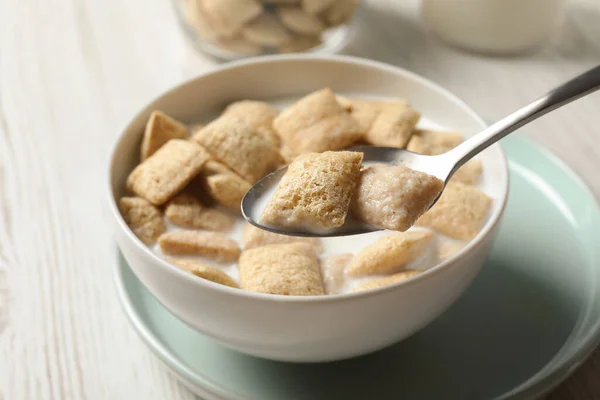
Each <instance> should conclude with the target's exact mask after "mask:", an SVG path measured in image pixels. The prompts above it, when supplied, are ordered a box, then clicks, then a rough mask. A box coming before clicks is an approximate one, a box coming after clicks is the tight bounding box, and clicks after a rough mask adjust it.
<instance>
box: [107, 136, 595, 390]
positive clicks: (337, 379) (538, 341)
mask: <svg viewBox="0 0 600 400" xmlns="http://www.w3.org/2000/svg"><path fill="white" fill-rule="evenodd" d="M502 144H503V147H504V149H505V150H506V152H507V155H508V157H509V160H510V170H511V187H510V189H511V195H510V200H509V202H508V207H507V210H506V214H505V216H504V220H503V223H502V227H501V229H500V232H499V234H498V237H497V240H496V242H495V245H494V249H493V251H492V254H491V256H490V259H489V260H488V262H487V264H486V265H485V267H484V269H483V271H482V272H481V274H480V275H479V276H478V277H477V278H476V279H475V281H474V282H473V284H472V285H471V286H470V288H469V289H468V290H467V292H465V294H464V295H463V296H462V297H461V298H460V299H459V300H458V301H457V302H456V303H455V304H454V305H453V306H452V307H451V308H450V309H449V310H448V311H447V312H446V313H445V314H443V315H442V316H441V317H440V318H439V319H437V320H436V321H435V322H433V323H432V324H431V325H429V326H428V327H426V328H425V329H423V330H422V331H420V332H419V333H417V334H415V335H413V336H412V337H410V338H408V339H407V340H405V341H403V342H401V343H398V344H396V345H394V346H391V347H389V348H387V349H384V350H382V351H379V352H377V353H374V354H371V355H368V356H364V357H359V358H355V359H352V360H347V361H340V362H333V363H327V364H289V363H281V362H273V361H267V360H263V359H258V358H254V357H250V356H246V355H243V354H240V353H237V352H235V351H232V350H228V349H226V348H224V347H222V346H220V345H219V344H217V343H215V342H214V341H213V340H212V339H209V338H207V337H205V336H202V335H201V334H199V333H197V332H195V331H194V330H192V329H191V328H189V327H188V326H187V325H185V324H184V323H183V322H181V321H180V320H178V319H177V318H176V317H174V316H173V315H172V314H170V313H169V312H168V311H167V310H165V309H164V308H163V307H162V306H161V305H160V304H159V303H158V302H157V301H156V300H155V299H154V297H152V295H150V293H148V292H147V291H146V289H145V288H144V287H143V286H142V285H141V284H140V282H139V281H138V280H137V279H136V277H135V275H134V274H133V272H132V271H131V270H130V269H129V267H128V266H127V264H126V263H125V261H124V259H123V258H122V257H121V256H120V255H119V262H118V263H117V267H116V271H115V274H116V284H117V288H118V293H119V296H120V300H121V302H122V304H123V306H124V309H125V312H126V314H127V316H128V317H129V319H130V320H131V322H132V324H133V327H134V328H135V330H136V331H137V332H138V333H139V335H140V336H141V337H142V339H143V340H144V341H145V342H146V344H148V346H149V347H150V349H151V350H152V351H153V352H154V353H156V354H157V355H158V357H159V358H160V359H161V360H162V361H163V362H164V363H165V364H166V365H167V366H168V367H169V368H170V369H171V370H172V371H173V372H174V373H175V374H176V375H178V376H179V377H180V378H181V379H182V380H183V381H184V382H185V383H187V384H188V386H189V387H190V388H191V389H192V390H194V391H195V392H196V393H198V394H200V395H202V396H204V397H205V398H208V399H212V398H234V399H238V398H242V399H246V398H247V399H260V400H269V399H289V400H292V399H311V400H312V399H338V398H339V399H342V398H343V399H366V398H375V399H384V398H390V399H396V398H402V399H448V398H460V399H484V398H485V399H487V398H530V397H536V396H539V395H541V394H542V393H544V392H546V391H548V390H549V389H551V388H552V387H554V386H555V385H557V384H558V383H559V382H560V381H562V380H563V379H565V378H566V377H567V376H568V375H569V374H570V373H571V372H572V371H573V370H574V369H575V368H576V367H577V366H578V365H579V364H580V363H581V362H582V361H583V360H584V359H585V357H586V356H587V355H589V354H590V353H591V351H592V350H593V349H594V347H595V346H596V345H597V344H598V342H599V339H600V323H599V321H600V298H599V297H600V294H599V293H598V289H597V286H598V282H599V279H600V263H599V251H598V250H599V246H598V244H599V241H600V211H599V208H598V204H597V203H596V200H595V199H594V196H593V195H592V194H591V193H590V191H589V190H588V188H587V187H586V185H585V184H584V183H583V182H582V181H581V180H580V179H579V178H578V177H577V176H576V175H575V174H574V173H573V172H571V170H570V169H569V168H568V167H566V166H565V165H564V164H563V163H562V162H561V161H560V160H558V159H557V158H556V157H554V156H553V155H552V154H551V153H549V152H548V151H546V150H544V149H541V148H540V147H538V146H536V145H535V144H533V143H531V142H529V141H527V140H525V139H522V138H519V137H511V138H507V139H505V140H504V141H503V142H502ZM206 306H207V307H210V304H207V305H206Z"/></svg>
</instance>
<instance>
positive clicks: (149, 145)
mask: <svg viewBox="0 0 600 400" xmlns="http://www.w3.org/2000/svg"><path fill="white" fill-rule="evenodd" d="M188 136H190V132H189V131H188V128H187V126H185V125H184V124H182V123H181V122H179V121H176V120H174V119H173V118H171V117H169V116H168V115H167V114H165V113H163V112H161V111H153V112H152V114H151V115H150V118H149V119H148V122H147V123H146V129H145V131H144V137H143V138H142V146H141V154H140V159H141V160H142V161H144V160H145V159H146V158H148V157H150V156H151V155H152V154H154V153H156V150H158V149H160V148H161V147H162V146H163V145H164V144H165V143H167V142H168V141H169V140H171V139H187V138H188Z"/></svg>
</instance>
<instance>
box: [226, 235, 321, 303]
mask: <svg viewBox="0 0 600 400" xmlns="http://www.w3.org/2000/svg"><path fill="white" fill-rule="evenodd" d="M238 268H239V271H240V286H241V287H242V289H245V290H249V291H251V292H259V293H270V294H282V295H290V296H318V295H322V294H324V292H323V282H322V280H321V272H320V270H319V261H318V260H317V257H315V256H314V255H312V254H310V253H307V252H305V251H302V250H301V249H298V248H297V247H295V246H294V245H293V244H277V245H270V246H263V247H257V248H254V249H251V250H246V251H244V252H243V253H242V255H241V257H240V261H239V264H238Z"/></svg>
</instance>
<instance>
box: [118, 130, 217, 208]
mask: <svg viewBox="0 0 600 400" xmlns="http://www.w3.org/2000/svg"><path fill="white" fill-rule="evenodd" d="M209 158H210V155H209V154H208V153H207V152H206V150H204V149H203V148H202V147H200V146H198V145H197V144H196V143H194V142H190V141H188V140H181V139H172V140H169V141H168V142H167V143H166V144H165V145H164V146H162V147H161V148H160V149H158V150H157V151H156V153H154V154H153V155H151V156H150V157H148V158H147V159H146V160H144V161H143V162H142V163H141V164H139V165H138V166H137V167H136V168H135V169H134V170H133V172H131V174H129V177H128V178H127V189H129V190H130V191H132V192H133V193H135V194H137V195H138V196H140V197H142V198H144V199H146V200H148V201H149V202H150V203H152V204H154V205H157V206H159V205H162V204H164V203H165V202H166V201H167V200H169V199H170V198H172V197H173V196H175V195H176V194H177V193H178V192H179V191H180V190H181V189H183V188H184V187H185V185H187V184H188V183H189V182H190V181H191V180H192V179H193V178H194V177H195V176H196V175H198V174H199V173H200V170H201V169H202V166H203V165H204V163H205V162H206V161H208V159H209Z"/></svg>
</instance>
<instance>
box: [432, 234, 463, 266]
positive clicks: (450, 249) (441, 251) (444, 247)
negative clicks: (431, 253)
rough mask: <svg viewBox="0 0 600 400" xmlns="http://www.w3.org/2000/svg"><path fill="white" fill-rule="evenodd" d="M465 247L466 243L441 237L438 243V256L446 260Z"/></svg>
mask: <svg viewBox="0 0 600 400" xmlns="http://www.w3.org/2000/svg"><path fill="white" fill-rule="evenodd" d="M464 247H465V244H464V243H459V242H454V241H450V240H444V239H440V240H439V243H438V258H439V260H440V261H446V260H448V259H450V258H452V257H454V255H455V254H457V253H458V252H459V251H461V250H462V249H463V248H464Z"/></svg>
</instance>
